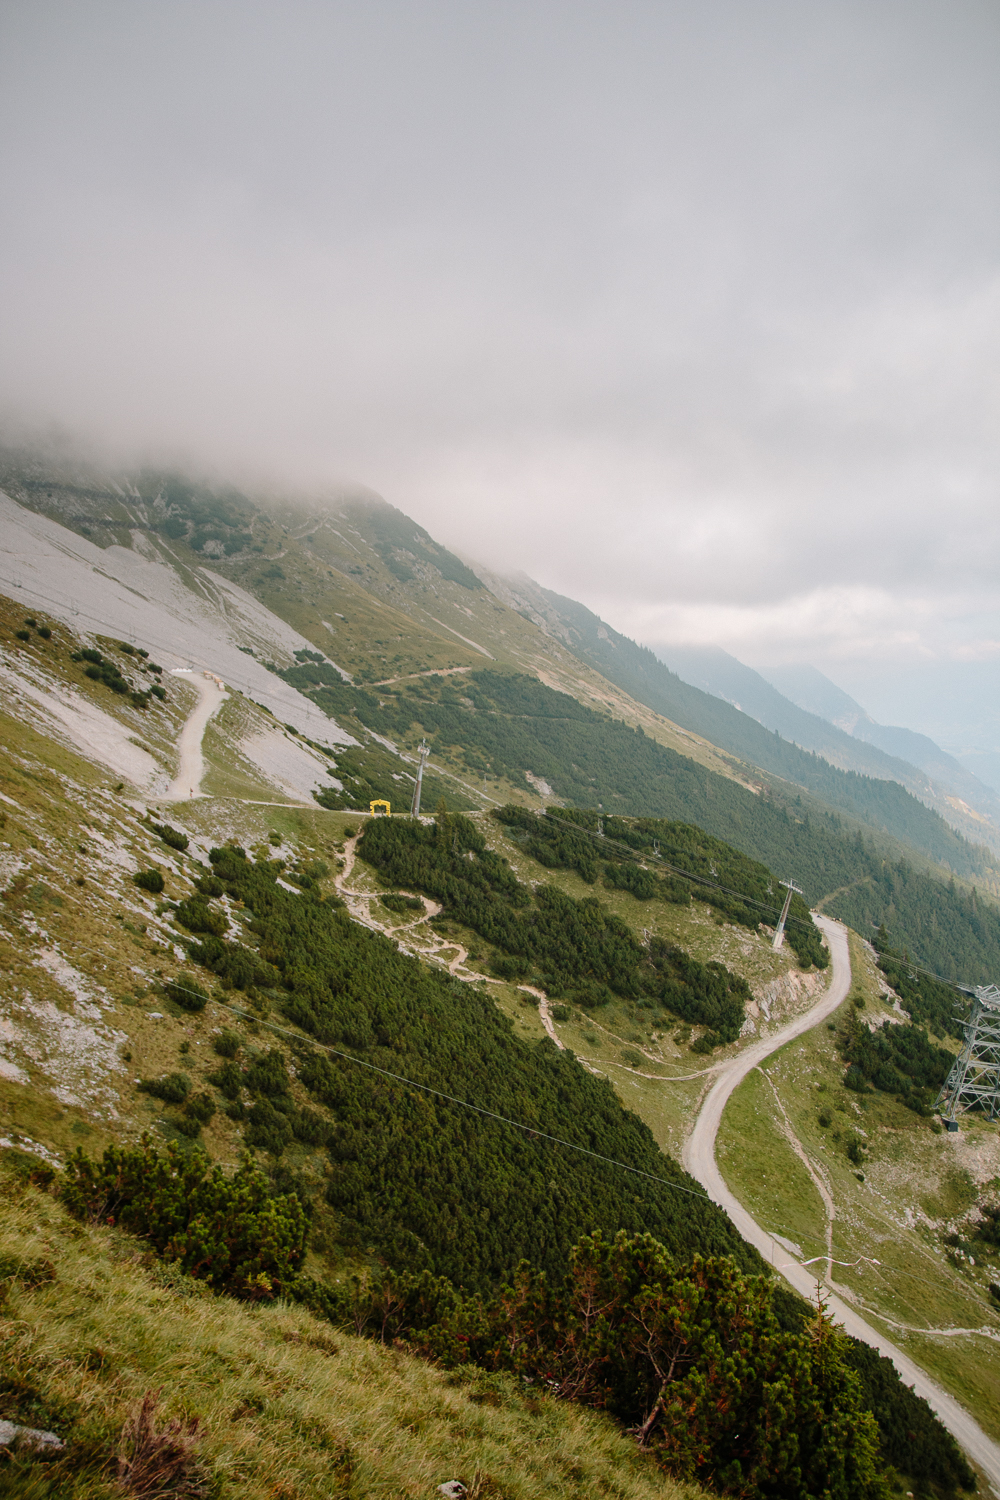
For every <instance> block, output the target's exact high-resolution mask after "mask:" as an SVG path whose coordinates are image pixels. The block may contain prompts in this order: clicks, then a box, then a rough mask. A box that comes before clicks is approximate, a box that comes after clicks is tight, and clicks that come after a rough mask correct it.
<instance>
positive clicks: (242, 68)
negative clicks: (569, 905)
mask: <svg viewBox="0 0 1000 1500" xmlns="http://www.w3.org/2000/svg"><path fill="white" fill-rule="evenodd" d="M0 16H2V35H0V111H2V128H0V192H2V203H3V206H4V220H5V224H4V229H3V233H2V235H0V298H2V306H0V317H2V334H0V348H2V354H0V361H2V372H0V382H2V383H0V412H2V414H3V416H4V417H5V419H6V420H7V421H8V422H10V421H13V422H15V423H17V422H20V423H28V424H33V425H35V426H42V427H48V426H50V425H53V426H56V427H58V428H60V429H62V430H65V431H68V432H70V433H73V434H77V435H79V436H81V437H84V438H87V439H89V440H96V441H99V442H101V443H103V444H106V445H108V448H109V450H113V451H115V452H117V453H121V454H126V455H129V456H131V455H132V454H133V453H136V452H140V451H142V452H145V453H149V454H157V455H163V454H176V455H180V456H182V457H189V458H191V459H193V460H194V461H196V462H200V463H206V464H211V465H213V466H215V467H216V468H217V469H218V470H220V471H223V472H228V473H233V474H238V475H240V476H241V477H243V478H244V479H247V478H252V477H255V476H266V477H269V478H272V479H275V480H278V481H281V482H284V483H287V484H309V485H328V484H330V483H336V482H338V481H342V480H345V479H350V480H358V481H361V482H363V483H365V484H367V485H370V486H371V487H373V488H374V489H376V490H378V491H379V492H380V493H382V494H383V495H385V497H386V498H387V499H389V500H391V501H392V502H393V503H394V504H396V505H398V506H400V507H401V508H402V509H403V510H405V511H407V512H408V513H409V514H411V515H413V516H414V517H415V518H417V519H418V520H420V521H421V522H422V523H423V524H424V525H426V526H427V527H428V529H429V530H430V531H431V532H432V533H433V534H434V535H435V536H437V537H438V538H439V539H440V540H442V541H445V542H447V543H448V544H450V545H452V546H453V547H456V548H457V549H459V550H461V551H463V552H464V553H467V554H472V555H474V556H478V557H481V558H483V559H484V560H486V561H488V562H490V563H492V564H494V565H499V566H501V567H506V568H521V569H523V570H524V571H526V572H528V573H531V574H532V575H533V576H535V577H537V578H538V579H540V580H541V581H542V582H544V583H546V584H548V585H549V586H550V587H553V588H556V589H558V590H560V591H561V592H563V593H567V594H570V595H572V596H574V597H576V598H580V599H582V600H584V601H585V602H586V603H588V604H589V605H590V606H591V607H593V608H595V609H597V610H599V611H600V612H601V613H602V614H604V615H605V616H606V617H607V618H608V619H609V620H611V621H612V623H614V624H615V625H617V626H618V627H619V628H621V629H623V630H626V631H627V632H628V633H630V634H633V635H636V636H638V637H639V638H640V639H642V640H644V641H646V642H647V643H649V644H653V645H655V644H656V643H657V642H660V641H664V640H667V639H685V640H698V641H712V642H716V643H718V644H720V645H723V646H725V647H726V648H727V649H729V650H731V651H733V652H734V653H735V654H736V655H738V656H740V657H741V658H743V659H744V660H747V661H750V662H753V663H754V664H757V665H766V664H767V663H768V662H769V661H772V660H785V659H804V660H808V661H811V662H812V663H813V664H814V665H816V666H818V667H820V668H821V669H823V670H826V671H828V672H829V673H830V675H831V676H833V677H834V678H835V679H836V680H837V681H838V682H840V683H841V685H842V686H844V687H846V688H847V689H848V690H849V691H852V692H854V693H855V694H856V695H858V696H861V698H862V701H863V702H864V703H865V706H866V707H868V708H869V709H870V711H871V712H873V713H874V714H875V715H876V716H877V717H883V718H887V717H895V719H896V721H897V722H898V721H899V719H900V718H902V717H903V716H904V714H906V715H907V721H908V722H910V723H912V724H914V727H925V726H927V725H929V724H930V722H931V718H932V717H933V714H934V712H938V715H939V717H940V710H939V709H938V710H935V709H934V707H933V704H932V703H931V701H930V698H931V697H932V696H933V693H935V692H938V693H939V689H940V684H942V683H943V684H947V683H948V682H949V681H950V680H951V679H950V678H949V673H948V666H949V663H951V662H953V661H954V662H956V663H961V664H962V669H961V672H959V673H957V675H956V676H955V678H954V682H955V684H958V683H959V681H961V682H967V683H970V684H973V686H970V687H967V688H963V689H962V693H965V694H966V695H969V694H972V695H973V696H975V695H976V693H977V692H979V689H977V688H976V687H975V686H974V684H976V683H981V682H985V681H986V680H987V678H988V677H991V678H992V677H994V676H995V675H996V671H997V668H998V666H1000V566H998V565H1000V505H998V475H1000V465H998V458H1000V452H998V449H1000V437H998V402H1000V374H998V344H1000V262H998V250H1000V185H998V172H997V168H998V155H1000V7H998V5H997V4H996V3H995V0H989V3H972V0H940V3H936V4H926V3H920V0H901V3H892V0H887V3H883V0H859V3H856V4H852V3H839V0H826V3H821V0H790V3H769V0H752V3H748V0H735V3H713V0H685V3H670V0H656V3H650V4H645V3H634V0H616V3H607V4H588V3H586V0H572V3H567V4H557V3H546V0H531V3H525V4H514V3H503V0H493V3H490V4H487V3H476V0H454V3H435V0H420V3H417V0H410V3H405V4H404V3H398V4H397V3H380V0H359V3H356V4H348V3H344V4H340V3H337V0H326V3H301V0H281V3H274V4H257V3H254V0H239V3H227V0H218V3H213V0H195V3H186V0H158V3H157V0H128V3H120V4H118V3H102V0H88V3H87V4H79V3H78V0H31V3H28V4H26V3H24V0H14V3H11V0H7V3H0ZM977 663H979V664H981V666H982V671H981V672H978V671H977V668H976V664H977ZM970 664H971V665H970ZM906 683H911V684H913V688H912V692H911V700H912V705H911V708H910V709H908V708H907V702H909V701H910V700H907V701H902V700H901V699H900V697H899V695H900V693H901V692H902V691H903V686H902V685H903V684H906ZM934 683H937V684H938V685H939V687H938V688H932V685H933V684H934ZM921 684H923V685H924V686H923V687H921ZM893 693H895V694H896V698H895V700H894V699H893V696H892V695H893ZM922 693H923V694H924V698H925V699H926V701H925V703H924V714H925V716H924V721H923V723H921V722H918V720H919V709H920V703H921V694H922ZM890 704H894V705H895V709H894V712H892V713H890V711H889V707H888V706H889V705H890ZM970 711H971V710H970ZM998 730H1000V726H998ZM938 732H940V731H938ZM970 732H971V731H970ZM997 748H1000V739H998V745H997Z"/></svg>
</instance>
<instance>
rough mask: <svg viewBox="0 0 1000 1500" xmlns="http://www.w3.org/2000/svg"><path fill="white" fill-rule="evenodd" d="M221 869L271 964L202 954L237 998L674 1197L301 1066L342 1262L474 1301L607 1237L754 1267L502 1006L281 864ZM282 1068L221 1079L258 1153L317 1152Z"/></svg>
mask: <svg viewBox="0 0 1000 1500" xmlns="http://www.w3.org/2000/svg"><path fill="white" fill-rule="evenodd" d="M379 821H380V822H381V821H386V822H388V820H379ZM210 859H211V862H212V868H213V870H214V872H215V874H216V876H217V877H218V879H220V880H221V881H222V882H223V884H224V885H225V887H226V889H227V891H228V893H229V894H230V896H231V897H232V898H233V899H236V900H240V901H242V902H243V904H244V908H245V909H246V910H247V911H249V912H251V913H252V914H253V916H252V920H251V923H250V931H251V933H252V934H253V936H254V937H255V939H256V940H257V941H258V942H259V944H260V952H259V953H257V952H254V951H253V950H252V949H250V948H249V947H247V946H245V945H242V944H238V943H230V942H225V941H223V940H220V939H215V938H206V939H205V940H204V941H203V942H202V943H201V944H200V945H198V944H195V945H192V947H191V949H190V950H189V951H190V952H191V954H192V957H194V958H195V959H196V961H198V962H203V963H204V962H208V963H209V965H210V966H211V967H212V968H213V969H214V970H215V972H216V973H218V974H226V975H227V976H229V978H230V982H232V983H242V984H243V987H246V986H247V985H252V984H253V983H255V982H256V981H255V980H254V978H253V976H254V974H255V973H256V972H258V971H261V970H264V971H266V972H267V973H268V974H269V976H270V977H269V979H268V981H267V988H268V993H269V996H270V998H271V999H272V1000H274V1001H275V1002H276V1003H277V1004H278V1005H279V1006H280V1007H281V1009H282V1010H283V1011H284V1013H285V1015H286V1016H287V1017H288V1018H289V1019H290V1020H292V1021H293V1022H295V1023H296V1024H298V1025H299V1026H301V1027H302V1028H303V1029H304V1030H305V1031H307V1032H309V1033H311V1034H312V1035H313V1036H315V1037H316V1038H317V1040H319V1041H321V1042H324V1043H329V1044H331V1045H332V1046H333V1047H336V1048H338V1049H340V1050H342V1051H345V1052H349V1053H351V1054H353V1055H354V1056H357V1057H359V1058H362V1059H364V1060H366V1061H370V1062H372V1063H373V1064H375V1066H376V1067H379V1068H384V1069H385V1070H386V1071H387V1072H390V1073H393V1074H396V1075H403V1076H404V1077H407V1078H410V1079H413V1080H414V1081H415V1082H417V1083H425V1084H427V1085H428V1086H429V1087H431V1088H435V1089H439V1090H440V1089H442V1087H444V1088H445V1089H447V1088H448V1085H452V1086H453V1088H452V1091H454V1092H456V1093H458V1092H461V1093H462V1094H463V1095H464V1096H465V1097H468V1098H469V1099H470V1100H471V1101H472V1102H474V1103H475V1104H477V1105H479V1106H481V1107H482V1108H484V1109H488V1110H493V1111H494V1112H495V1113H496V1114H498V1115H503V1116H505V1117H507V1118H509V1119H514V1120H520V1121H525V1122H526V1123H530V1124H531V1125H532V1126H535V1127H537V1129H538V1130H539V1131H542V1132H545V1133H546V1134H549V1135H556V1136H561V1137H563V1138H564V1139H566V1140H568V1141H571V1142H578V1143H579V1144H580V1145H582V1146H585V1147H586V1148H587V1149H588V1150H592V1151H597V1152H600V1153H601V1154H603V1155H605V1156H610V1157H612V1158H614V1159H616V1160H620V1161H627V1162H629V1163H631V1164H633V1165H635V1166H638V1167H640V1168H642V1169H643V1170H645V1171H648V1172H649V1173H650V1174H651V1175H652V1176H653V1177H659V1178H663V1179H665V1180H664V1181H663V1182H662V1183H657V1182H655V1181H653V1182H648V1183H646V1184H645V1185H644V1188H643V1193H642V1195H641V1197H639V1196H637V1194H636V1192H635V1190H634V1185H633V1182H632V1179H631V1178H629V1177H627V1176H626V1175H625V1174H621V1173H617V1172H615V1171H613V1170H609V1169H608V1168H607V1167H605V1166H603V1165H602V1164H601V1163H599V1162H597V1161H594V1160H593V1159H592V1158H588V1157H586V1156H583V1155H580V1154H578V1153H577V1152H575V1151H572V1150H567V1149H565V1148H563V1147H559V1146H554V1145H552V1144H551V1143H550V1144H543V1143H542V1142H541V1141H539V1140H537V1139H533V1138H532V1137H530V1136H529V1135H526V1133H525V1132H524V1131H522V1130H519V1129H516V1128H515V1127H513V1126H509V1125H505V1124H503V1123H502V1122H501V1121H496V1120H488V1119H486V1118H485V1117H482V1116H477V1115H474V1114H471V1113H470V1112H469V1111H467V1110H465V1109H462V1108H461V1107H460V1106H459V1105H457V1104H452V1103H449V1102H448V1101H447V1100H444V1099H435V1098H434V1097H432V1096H430V1095H428V1094H425V1093H422V1092H419V1091H417V1090H414V1089H412V1088H409V1087H408V1086H406V1085H404V1084H401V1083H397V1082H394V1081H392V1080H391V1079H386V1078H382V1077H380V1076H379V1075H378V1074H375V1073H372V1072H370V1071H368V1070H366V1069H363V1068H358V1067H356V1066H355V1065H353V1064H352V1063H350V1062H349V1061H347V1060H345V1059H342V1058H338V1057H335V1056H329V1055H315V1056H314V1055H310V1054H309V1053H306V1054H304V1055H303V1057H302V1058H301V1059H300V1061H299V1064H298V1080H299V1082H300V1083H301V1084H302V1085H303V1086H304V1087H305V1088H306V1089H307V1091H308V1092H309V1093H310V1094H311V1095H312V1097H313V1099H314V1100H315V1101H316V1103H317V1104H321V1105H323V1106H324V1107H325V1108H326V1110H328V1111H329V1116H328V1118H329V1122H330V1130H331V1138H330V1140H329V1145H328V1149H329V1153H330V1158H331V1162H332V1164H333V1172H332V1175H331V1178H330V1185H329V1189H328V1198H329V1201H330V1203H331V1206H332V1207H334V1208H335V1209H336V1211H337V1215H338V1220H339V1233H340V1235H341V1237H342V1239H343V1240H344V1242H345V1243H346V1244H349V1245H353V1246H356V1247H359V1248H361V1249H362V1250H365V1251H367V1250H368V1249H369V1248H370V1249H372V1250H373V1251H374V1252H375V1253H377V1254H380V1255H384V1256H386V1257H387V1258H389V1259H391V1261H392V1263H393V1264H395V1265H398V1266H399V1267H400V1268H401V1269H404V1270H405V1269H413V1270H419V1269H421V1268H424V1267H426V1268H427V1269H429V1270H432V1271H433V1272H434V1273H435V1274H446V1275H449V1276H451V1277H452V1278H453V1279H454V1280H455V1281H456V1282H458V1283H461V1284H464V1285H465V1286H467V1287H472V1288H476V1287H483V1288H485V1287H487V1286H489V1285H491V1284H493V1283H495V1282H496V1281H498V1280H499V1279H500V1278H501V1277H502V1276H504V1275H505V1274H507V1268H508V1267H510V1266H511V1265H513V1264H515V1263H516V1261H517V1258H518V1256H519V1255H521V1254H522V1253H528V1254H530V1255H531V1256H532V1257H533V1258H534V1259H535V1261H536V1262H537V1263H539V1264H540V1265H542V1266H543V1267H547V1268H554V1267H557V1266H558V1265H560V1264H563V1263H564V1262H565V1257H566V1255H567V1254H568V1252H569V1249H570V1247H571V1245H572V1244H573V1242H574V1240H575V1239H576V1238H578V1237H579V1235H580V1234H582V1233H585V1232H586V1231H588V1230H589V1229H592V1228H594V1227H603V1228H606V1229H610V1230H615V1229H617V1228H619V1227H622V1226H624V1227H625V1228H627V1229H629V1230H632V1231H638V1230H640V1229H643V1228H650V1229H652V1230H654V1231H655V1232H656V1233H657V1234H658V1236H659V1237H660V1238H661V1239H662V1240H663V1241H664V1242H665V1243H666V1244H668V1246H670V1247H671V1248H672V1249H675V1250H677V1251H678V1252H683V1251H685V1250H686V1251H688V1252H690V1251H693V1250H695V1249H707V1250H712V1251H713V1252H716V1253H722V1254H726V1253H734V1254H736V1255H737V1256H738V1257H740V1258H744V1257H745V1258H746V1264H747V1265H756V1264H757V1258H756V1255H755V1253H754V1252H753V1251H751V1250H750V1249H749V1247H747V1246H744V1245H743V1244H742V1242H741V1241H740V1240H739V1239H738V1237H737V1236H736V1234H735V1232H734V1230H733V1229H732V1226H731V1225H730V1223H729V1221H728V1220H727V1219H726V1218H725V1217H724V1216H723V1215H722V1214H721V1213H720V1212H719V1211H718V1210H717V1209H716V1208H715V1207H714V1205H712V1204H711V1203H708V1202H706V1201H705V1200H704V1199H702V1198H701V1197H700V1196H698V1197H690V1196H688V1195H687V1194H683V1195H682V1194H678V1193H676V1192H674V1191H673V1190H672V1187H671V1183H672V1182H677V1183H680V1184H682V1185H683V1184H685V1183H686V1182H687V1179H686V1178H685V1176H684V1174H683V1173H682V1172H681V1171H680V1169H679V1168H678V1167H677V1165H676V1164H675V1163H674V1162H672V1161H671V1160H670V1159H669V1158H667V1157H664V1156H663V1155H662V1154H661V1153H660V1151H659V1150H658V1148H657V1146H656V1143H655V1141H654V1139H653V1137H652V1135H651V1133H650V1132H649V1130H648V1129H647V1127H646V1126H645V1125H644V1124H643V1123H642V1122H641V1121H640V1120H639V1119H638V1118H637V1117H636V1116H635V1115H632V1114H630V1113H629V1112H628V1111H627V1110H625V1109H624V1107H623V1106H622V1104H621V1102H620V1100H619V1099H618V1097H617V1095H616V1094H615V1092H614V1090H613V1088H612V1087H611V1085H610V1084H609V1083H608V1082H607V1081H606V1080H603V1079H599V1078H595V1077H593V1075H591V1074H588V1073H586V1072H585V1071H584V1070H583V1069H582V1068H580V1067H579V1065H578V1064H577V1063H576V1062H575V1061H574V1060H573V1059H572V1058H571V1057H569V1056H567V1055H566V1054H565V1053H560V1052H557V1051H556V1049H555V1048H554V1047H553V1046H552V1044H551V1043H550V1042H548V1041H547V1040H546V1041H544V1042H539V1043H537V1044H535V1043H532V1044H530V1045H529V1044H527V1043H525V1042H523V1041H521V1040H519V1039H518V1037H517V1036H516V1035H515V1033H514V1029H513V1027H512V1025H511V1023H510V1022H509V1021H508V1020H507V1019H506V1018H505V1017H504V1016H503V1015H502V1013H501V1012H500V1011H499V1010H498V1009H497V1007H496V1006H495V1005H494V1003H493V1001H492V1000H491V998H490V997H489V995H487V994H485V993H480V992H479V991H477V990H475V989H471V988H470V987H469V986H467V985H458V984H456V983H454V982H453V981H451V980H449V979H448V978H447V977H446V976H443V975H440V974H437V973H436V972H434V971H433V970H430V969H429V968H428V967H427V966H426V965H424V964H421V963H420V962H419V961H418V960H417V959H415V958H412V957H409V956H408V955H405V954H402V953H400V952H399V950H398V949H397V948H396V946H395V944H393V943H391V942H390V941H388V940H387V939H386V938H384V937H382V936H381V935H380V934H377V933H372V932H370V931H368V930H367V929H365V928H363V927H361V926H360V925H359V924H357V923H354V922H351V921H350V920H349V918H348V917H347V915H346V914H345V913H344V912H342V911H340V910H335V909H332V908H331V907H330V906H328V905H327V904H326V903H325V902H324V901H322V900H320V899H319V898H318V897H317V896H316V894H315V893H313V892H308V891H303V892H300V893H296V892H292V891H289V890H287V889H286V888H284V887H283V886H279V885H278V884H277V880H276V876H277V874H278V872H279V870H280V868H281V866H280V865H279V864H278V863H277V862H272V861H266V860H261V861H258V862H256V863H254V862H253V861H251V860H250V859H248V858H247V856H246V855H245V853H244V852H243V851H242V850H239V849H236V848H234V847H226V848H223V849H215V850H213V851H212V852H211V855H210ZM411 889H412V887H411ZM278 1062H280V1058H278V1059H277V1061H275V1062H272V1063H269V1064H266V1065H265V1064H263V1063H259V1061H257V1060H254V1059H242V1058H241V1059H227V1060H226V1061H225V1062H223V1063H222V1064H221V1065H220V1067H219V1068H218V1069H217V1070H216V1071H215V1073H214V1074H213V1078H212V1081H213V1083H214V1085H215V1087H217V1088H222V1089H225V1091H226V1097H227V1098H228V1099H229V1109H230V1111H231V1112H232V1113H233V1114H234V1115H236V1116H241V1117H242V1116H244V1115H245V1114H249V1115H250V1116H252V1118H248V1119H247V1129H248V1130H249V1131H250V1132H251V1136H250V1139H252V1140H253V1141H256V1142H259V1143H260V1147H261V1149H267V1150H273V1151H277V1150H278V1149H284V1147H285V1145H286V1144H287V1143H288V1141H290V1140H291V1139H294V1138H296V1137H297V1138H298V1139H302V1140H305V1139H306V1138H307V1135H310V1134H317V1133H319V1132H320V1122H319V1121H318V1117H317V1120H313V1119H310V1118H309V1117H308V1115H307V1111H306V1110H301V1109H300V1110H296V1109H295V1107H294V1104H293V1102H292V1096H291V1092H290V1088H289V1086H288V1081H287V1076H286V1075H285V1074H284V1072H283V1065H282V1067H279V1066H278ZM455 1085H457V1087H454V1086H455ZM247 1098H249V1099H250V1100H252V1101H253V1102H252V1104H251V1106H250V1109H249V1110H247V1108H246V1105H245V1103H244V1100H245V1099H247ZM265 1101H266V1103H265ZM258 1106H259V1107H258Z"/></svg>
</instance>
